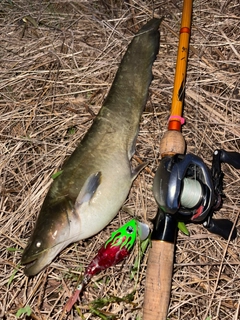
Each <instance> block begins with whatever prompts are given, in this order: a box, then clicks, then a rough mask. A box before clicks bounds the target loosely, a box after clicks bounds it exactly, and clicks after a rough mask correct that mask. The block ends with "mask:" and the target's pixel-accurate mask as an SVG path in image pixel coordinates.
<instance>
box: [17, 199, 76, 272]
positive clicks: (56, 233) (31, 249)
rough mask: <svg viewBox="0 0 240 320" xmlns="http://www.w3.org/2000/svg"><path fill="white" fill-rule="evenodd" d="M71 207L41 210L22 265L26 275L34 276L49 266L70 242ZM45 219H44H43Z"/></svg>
mask: <svg viewBox="0 0 240 320" xmlns="http://www.w3.org/2000/svg"><path fill="white" fill-rule="evenodd" d="M69 210H71V209H70V208H69V206H68V207H67V206H65V205H63V204H62V203H61V205H60V204H57V205H53V206H48V207H44V206H43V208H42V209H41V212H40V214H39V217H38V219H37V222H36V226H35V229H34V231H33V233H32V235H31V237H30V239H29V242H28V245H27V247H26V248H25V250H24V252H23V254H22V259H21V264H23V265H25V269H24V273H25V274H26V275H27V276H34V275H36V274H37V273H39V272H40V271H41V270H42V269H43V268H44V267H46V266H47V265H49V264H50V263H51V261H52V260H53V259H54V258H55V257H56V255H57V254H58V253H59V252H60V251H61V250H62V249H64V248H65V247H66V246H67V245H68V244H69V243H70V242H72V241H71V240H70V239H69V238H70V224H71V223H70V222H71V221H70V217H72V211H73V210H71V212H69ZM42 217H44V219H42Z"/></svg>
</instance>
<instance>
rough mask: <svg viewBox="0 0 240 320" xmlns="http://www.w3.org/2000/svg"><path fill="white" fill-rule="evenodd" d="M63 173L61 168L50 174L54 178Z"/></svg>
mask: <svg viewBox="0 0 240 320" xmlns="http://www.w3.org/2000/svg"><path fill="white" fill-rule="evenodd" d="M62 173H63V170H60V171H57V172H56V173H54V174H52V175H51V178H52V179H53V180H54V179H56V178H57V177H58V176H60V175H61V174H62Z"/></svg>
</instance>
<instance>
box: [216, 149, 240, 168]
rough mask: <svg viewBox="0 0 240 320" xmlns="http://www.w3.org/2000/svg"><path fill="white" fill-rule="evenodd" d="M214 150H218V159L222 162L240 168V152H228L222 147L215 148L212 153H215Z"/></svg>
mask: <svg viewBox="0 0 240 320" xmlns="http://www.w3.org/2000/svg"><path fill="white" fill-rule="evenodd" d="M216 152H220V161H221V162H224V163H228V164H230V165H231V166H233V167H234V168H236V169H240V153H238V152H229V151H225V150H223V149H221V150H216V151H215V152H214V154H215V155H216Z"/></svg>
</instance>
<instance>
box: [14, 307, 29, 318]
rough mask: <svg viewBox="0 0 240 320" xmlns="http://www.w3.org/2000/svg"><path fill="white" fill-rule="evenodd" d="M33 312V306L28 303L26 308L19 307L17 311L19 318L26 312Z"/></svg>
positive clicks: (27, 313)
mask: <svg viewBox="0 0 240 320" xmlns="http://www.w3.org/2000/svg"><path fill="white" fill-rule="evenodd" d="M31 313H32V310H31V307H30V306H29V305H28V304H27V305H26V306H25V307H24V308H20V309H18V311H17V313H16V317H17V318H19V317H21V316H22V315H24V314H26V315H27V316H30V315H31Z"/></svg>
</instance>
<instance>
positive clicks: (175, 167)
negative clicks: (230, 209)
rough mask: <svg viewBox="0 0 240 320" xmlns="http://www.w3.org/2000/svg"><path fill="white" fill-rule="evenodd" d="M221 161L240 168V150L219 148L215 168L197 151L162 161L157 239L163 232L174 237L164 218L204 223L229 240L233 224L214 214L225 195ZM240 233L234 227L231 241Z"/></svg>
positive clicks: (158, 178) (156, 193) (158, 180)
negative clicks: (217, 217)
mask: <svg viewBox="0 0 240 320" xmlns="http://www.w3.org/2000/svg"><path fill="white" fill-rule="evenodd" d="M221 163H228V164H230V165H232V166H233V167H235V168H236V169H240V153H237V152H227V151H224V150H216V151H215V152H214V153H213V160H212V168H211V170H209V169H208V167H207V166H206V165H205V164H204V162H203V161H202V159H201V158H199V157H198V156H195V155H193V154H187V155H181V154H176V155H174V156H172V157H164V158H163V159H162V160H161V162H160V166H159V167H158V170H157V172H156V175H155V178H154V183H153V192H154V196H155V199H156V202H157V203H158V206H159V213H158V215H157V217H156V221H155V228H154V230H153V234H152V237H153V239H159V234H162V235H161V236H162V237H163V239H162V240H167V238H168V237H169V236H170V235H169V234H168V233H169V232H171V228H170V229H169V227H168V228H166V227H164V225H163V223H161V221H162V220H163V219H165V220H167V221H168V224H170V225H171V224H172V223H173V224H174V221H183V222H186V223H187V222H197V223H202V224H203V226H204V227H205V228H207V229H208V230H209V231H210V232H212V233H215V234H218V235H220V236H222V237H223V238H225V239H228V237H229V235H230V233H231V231H232V227H233V223H232V222H231V221H230V220H227V219H213V217H212V216H213V213H214V211H216V210H218V209H219V208H220V207H221V205H222V197H223V196H224V195H223V172H222V170H221ZM173 217H174V221H172V220H173ZM171 221H172V222H171ZM160 229H161V230H160ZM167 229H168V230H167ZM236 236H237V230H236V228H234V229H233V231H232V234H231V240H233V239H234V238H236Z"/></svg>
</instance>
